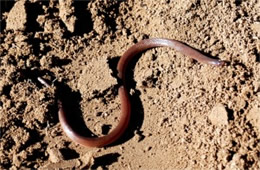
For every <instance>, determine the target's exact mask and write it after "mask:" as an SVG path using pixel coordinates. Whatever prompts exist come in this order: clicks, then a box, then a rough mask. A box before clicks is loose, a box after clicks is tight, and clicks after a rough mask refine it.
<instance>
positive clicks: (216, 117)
mask: <svg viewBox="0 0 260 170" xmlns="http://www.w3.org/2000/svg"><path fill="white" fill-rule="evenodd" d="M209 119H210V121H211V123H212V124H214V125H216V126H222V125H227V124H228V112H227V110H226V108H225V106H224V105H223V104H217V105H215V106H214V107H213V109H212V110H211V113H210V115H209Z"/></svg>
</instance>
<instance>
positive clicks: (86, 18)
mask: <svg viewBox="0 0 260 170" xmlns="http://www.w3.org/2000/svg"><path fill="white" fill-rule="evenodd" d="M89 2H90V1H74V6H75V16H76V17H77V20H76V23H75V31H74V34H75V35H83V34H84V33H89V32H90V31H91V30H93V21H92V19H91V13H90V12H89V11H88V10H87V7H88V3H89Z"/></svg>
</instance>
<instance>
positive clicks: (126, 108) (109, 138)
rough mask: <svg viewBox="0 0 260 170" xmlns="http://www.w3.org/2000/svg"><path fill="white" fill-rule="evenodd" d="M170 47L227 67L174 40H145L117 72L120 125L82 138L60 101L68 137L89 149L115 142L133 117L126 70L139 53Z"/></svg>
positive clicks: (131, 50) (121, 62) (125, 56)
mask: <svg viewBox="0 0 260 170" xmlns="http://www.w3.org/2000/svg"><path fill="white" fill-rule="evenodd" d="M161 46H164V47H170V48H173V49H175V50H176V51H178V52H181V53H182V54H184V55H187V56H189V57H191V58H193V59H195V60H197V61H199V62H200V63H205V64H210V65H214V66H223V65H225V62H224V61H221V60H218V59H212V58H209V57H207V56H205V55H203V54H201V53H200V52H198V51H197V50H195V49H193V48H191V47H189V46H187V45H185V44H183V43H181V42H179V41H177V40H172V39H164V38H153V39H145V40H142V41H140V42H138V43H137V44H135V45H133V46H132V47H130V48H129V49H128V50H127V51H126V52H125V53H124V54H123V56H122V57H121V58H120V60H119V62H118V65H117V71H118V77H119V78H120V79H122V81H123V85H122V86H121V87H120V88H119V97H120V101H121V116H120V120H119V123H118V125H117V126H116V128H114V129H113V130H112V131H111V132H110V133H109V134H108V135H105V136H101V137H94V138H91V137H85V136H81V135H80V134H79V133H77V132H76V131H75V130H74V129H73V128H72V127H71V126H70V124H69V121H68V118H67V116H66V112H65V110H64V107H63V104H62V102H61V100H58V107H59V108H58V109H59V111H58V114H59V120H60V123H61V126H62V128H63V131H64V132H65V133H66V135H67V136H68V137H69V138H70V139H71V140H72V141H74V142H76V143H79V144H81V145H83V146H87V147H103V146H106V145H109V144H111V143H113V142H115V141H116V140H117V139H118V138H119V137H120V136H121V135H122V134H123V133H124V132H125V130H126V128H127V127H128V124H129V121H130V115H131V103H130V100H129V94H128V91H127V89H126V87H125V86H126V81H125V80H126V77H125V73H126V69H127V67H128V64H129V62H130V61H131V60H132V59H133V57H134V56H136V55H137V54H138V53H140V52H142V51H145V50H147V49H149V48H154V47H161ZM38 80H39V81H40V82H41V83H42V84H43V85H45V86H50V85H49V84H48V83H46V82H45V81H44V80H43V79H42V78H38Z"/></svg>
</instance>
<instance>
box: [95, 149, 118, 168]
mask: <svg viewBox="0 0 260 170" xmlns="http://www.w3.org/2000/svg"><path fill="white" fill-rule="evenodd" d="M120 156H121V155H120V154H119V153H109V154H106V155H103V156H100V157H97V158H95V160H94V165H93V166H92V167H91V169H97V168H98V167H100V166H101V167H102V168H103V169H108V167H107V166H109V165H111V164H112V163H114V162H117V161H118V158H119V157H120Z"/></svg>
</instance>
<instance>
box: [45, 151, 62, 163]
mask: <svg viewBox="0 0 260 170" xmlns="http://www.w3.org/2000/svg"><path fill="white" fill-rule="evenodd" d="M47 152H48V153H49V159H50V161H51V162H52V163H57V162H59V161H60V160H63V156H62V154H61V153H60V151H59V150H58V149H55V148H47Z"/></svg>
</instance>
